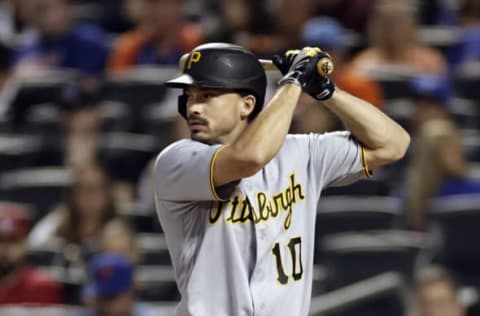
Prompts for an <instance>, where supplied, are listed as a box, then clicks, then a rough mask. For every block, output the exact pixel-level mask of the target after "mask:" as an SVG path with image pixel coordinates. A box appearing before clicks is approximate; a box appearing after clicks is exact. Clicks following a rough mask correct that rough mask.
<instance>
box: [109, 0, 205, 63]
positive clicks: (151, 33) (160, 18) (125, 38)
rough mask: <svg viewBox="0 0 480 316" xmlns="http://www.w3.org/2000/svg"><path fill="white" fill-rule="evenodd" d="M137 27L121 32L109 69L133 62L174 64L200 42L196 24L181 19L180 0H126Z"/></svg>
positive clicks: (183, 17)
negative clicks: (124, 32) (122, 33)
mask: <svg viewBox="0 0 480 316" xmlns="http://www.w3.org/2000/svg"><path fill="white" fill-rule="evenodd" d="M128 1H129V2H128V5H129V7H130V11H131V15H132V18H133V19H134V20H135V21H136V22H137V25H138V26H137V28H136V29H135V30H133V31H130V32H128V33H126V34H124V35H121V36H120V37H119V38H118V40H117V41H116V43H115V47H114V49H113V51H112V54H111V55H110V58H109V69H111V70H114V71H115V70H125V69H128V68H130V67H132V66H136V65H178V60H179V59H180V57H181V56H182V54H183V53H185V52H188V51H190V50H191V49H192V48H193V47H195V46H197V45H198V44H199V43H200V42H202V37H203V34H202V31H201V29H199V26H198V25H196V24H192V23H187V22H186V20H185V12H184V0H128Z"/></svg>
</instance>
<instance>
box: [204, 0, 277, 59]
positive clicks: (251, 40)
mask: <svg viewBox="0 0 480 316" xmlns="http://www.w3.org/2000/svg"><path fill="white" fill-rule="evenodd" d="M216 3H217V4H218V9H219V11H220V13H219V15H220V18H219V19H218V23H217V25H216V27H215V29H214V31H213V32H212V33H211V34H209V36H208V39H207V42H226V43H237V44H239V45H241V46H244V47H246V48H248V49H250V50H251V51H253V52H255V53H256V54H257V55H260V56H270V55H271V54H272V52H275V51H277V50H278V49H279V46H278V45H279V44H280V41H281V38H280V36H279V35H275V34H274V27H275V25H274V23H273V22H272V19H271V17H270V14H269V12H268V10H267V8H266V1H257V0H234V1H232V0H230V1H227V0H217V1H216Z"/></svg>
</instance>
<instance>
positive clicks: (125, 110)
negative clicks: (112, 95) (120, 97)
mask: <svg viewBox="0 0 480 316" xmlns="http://www.w3.org/2000/svg"><path fill="white" fill-rule="evenodd" d="M131 111H132V109H131V108H130V106H129V105H128V104H126V103H123V102H119V101H104V102H102V103H101V104H100V112H101V116H102V120H103V126H102V130H103V131H104V132H107V133H109V132H128V131H130V130H131V129H132V126H133V122H132V119H131Z"/></svg>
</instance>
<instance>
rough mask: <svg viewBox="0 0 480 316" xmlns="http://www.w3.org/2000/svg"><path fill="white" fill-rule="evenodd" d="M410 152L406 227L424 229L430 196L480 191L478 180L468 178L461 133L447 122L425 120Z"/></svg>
mask: <svg viewBox="0 0 480 316" xmlns="http://www.w3.org/2000/svg"><path fill="white" fill-rule="evenodd" d="M412 153H413V156H412V162H411V165H410V168H409V169H410V170H409V173H408V176H407V182H406V196H405V198H406V208H407V211H408V221H409V226H410V228H412V229H414V230H420V231H422V230H425V228H426V212H427V210H428V207H429V205H428V201H429V199H430V198H432V197H439V196H447V195H455V194H480V181H479V180H478V179H477V180H475V179H473V178H471V177H469V166H468V163H467V160H466V158H465V156H464V151H463V148H462V140H461V135H460V132H459V131H458V129H457V127H456V126H455V125H454V124H453V123H452V122H451V121H449V120H446V119H437V120H431V121H428V122H426V123H425V124H424V125H423V126H422V127H421V128H420V131H419V133H418V138H417V142H416V144H415V149H414V150H413V151H412Z"/></svg>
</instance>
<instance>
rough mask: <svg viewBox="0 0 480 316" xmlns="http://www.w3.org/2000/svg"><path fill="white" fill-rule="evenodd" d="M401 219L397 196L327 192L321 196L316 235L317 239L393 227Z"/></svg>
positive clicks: (399, 202)
mask: <svg viewBox="0 0 480 316" xmlns="http://www.w3.org/2000/svg"><path fill="white" fill-rule="evenodd" d="M401 222H402V213H401V201H400V199H397V198H392V197H382V196H370V197H365V198H363V197H362V198H359V197H350V196H335V197H333V196H329V197H324V198H321V199H320V202H319V204H318V209H317V218H316V239H317V241H319V240H321V239H323V238H324V237H325V236H327V235H331V234H336V233H343V232H361V231H368V230H379V229H392V228H395V227H398V226H400V224H401ZM318 244H320V243H318Z"/></svg>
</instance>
